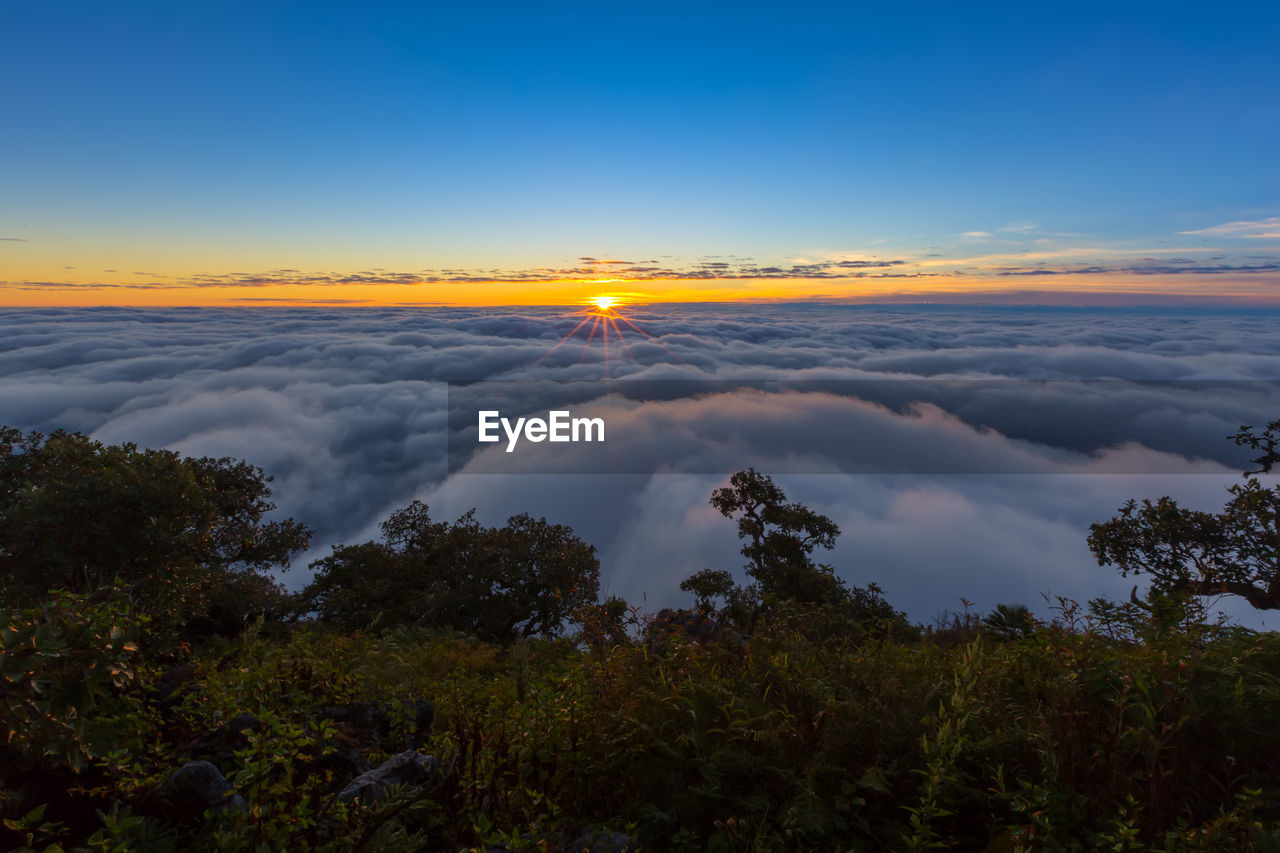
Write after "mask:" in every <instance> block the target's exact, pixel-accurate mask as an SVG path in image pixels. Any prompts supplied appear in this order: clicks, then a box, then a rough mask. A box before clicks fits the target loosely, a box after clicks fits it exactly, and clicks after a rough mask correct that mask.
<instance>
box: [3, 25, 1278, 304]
mask: <svg viewBox="0 0 1280 853" xmlns="http://www.w3.org/2000/svg"><path fill="white" fill-rule="evenodd" d="M3 15H4V19H5V20H4V26H3V27H0V64H2V65H3V68H4V71H5V77H6V79H7V80H9V81H10V82H11V84H12V85H11V86H10V87H8V91H7V92H6V101H7V104H6V114H7V115H8V116H9V119H10V121H11V125H10V132H8V133H6V134H4V135H3V138H0V164H3V165H0V192H2V193H3V197H4V198H5V199H6V201H5V203H4V204H3V205H0V237H7V238H9V239H8V240H6V241H4V242H3V243H0V280H3V281H7V282H9V283H13V282H16V281H37V280H61V279H59V276H61V277H62V279H65V280H66V281H68V282H76V283H79V284H82V285H83V284H88V283H101V282H116V283H120V282H121V281H123V280H124V279H122V278H121V277H125V276H132V275H133V274H135V273H143V272H146V273H150V274H151V275H152V276H162V277H181V276H186V275H192V274H197V273H208V274H225V273H230V272H232V271H250V272H259V271H265V270H274V269H281V268H284V269H299V270H318V269H323V270H361V269H370V268H384V269H394V270H421V269H435V270H439V269H453V268H465V269H467V270H484V269H491V268H493V269H513V268H520V269H532V268H537V267H544V266H545V267H553V268H560V267H563V265H564V264H565V263H566V262H568V261H571V260H573V259H576V258H578V257H583V256H593V257H605V256H616V257H627V258H630V259H637V258H639V259H641V260H650V259H655V258H673V259H690V258H705V257H709V256H720V255H736V256H739V257H750V258H753V259H757V260H759V261H760V262H762V263H777V262H782V261H794V260H797V259H798V260H800V261H805V260H813V259H814V258H817V257H835V256H844V255H848V256H855V255H856V256H863V255H874V256H877V257H881V256H883V257H890V256H892V257H899V256H904V257H912V258H919V257H923V256H927V255H929V254H930V253H931V252H933V253H935V254H939V255H942V256H944V257H948V258H950V257H956V258H966V257H970V256H973V255H984V254H990V253H992V252H1025V251H1032V250H1035V249H1036V247H1037V246H1038V247H1039V248H1040V249H1041V250H1054V251H1058V250H1063V249H1075V248H1080V247H1085V248H1089V249H1093V248H1103V249H1105V250H1107V251H1117V252H1125V251H1132V252H1133V253H1135V254H1134V257H1138V256H1140V255H1142V254H1143V252H1144V251H1145V250H1147V249H1159V248H1160V247H1162V246H1163V247H1173V248H1178V247H1188V248H1197V247H1198V248H1200V249H1202V250H1206V251H1207V250H1208V249H1212V250H1214V251H1218V252H1220V253H1222V254H1224V255H1225V256H1226V257H1228V258H1229V260H1230V261H1231V262H1232V263H1235V264H1242V263H1246V262H1247V259H1246V256H1247V255H1249V253H1252V254H1253V256H1255V257H1269V258H1271V259H1272V260H1275V259H1276V257H1277V255H1276V249H1277V247H1278V246H1280V240H1278V239H1272V238H1263V237H1257V236H1256V235H1255V236H1254V237H1252V238H1248V237H1245V238H1243V239H1242V238H1241V236H1240V234H1229V233H1210V234H1190V235H1188V234H1182V233H1180V232H1187V231H1203V230H1205V229H1212V228H1215V227H1221V226H1222V225H1224V224H1226V223H1233V222H1244V223H1262V225H1261V226H1260V227H1262V228H1263V229H1264V232H1263V233H1266V232H1265V229H1266V227H1267V223H1268V221H1269V220H1270V219H1271V218H1273V217H1276V216H1277V215H1280V169H1278V168H1277V165H1276V159H1277V158H1276V157H1275V155H1274V146H1275V140H1276V139H1277V138H1280V109H1278V108H1277V99H1276V95H1275V93H1276V92H1278V91H1280V60H1277V58H1276V57H1277V51H1276V50H1275V45H1276V44H1278V43H1280V8H1278V7H1276V6H1275V4H1273V3H1231V4H1225V5H1224V6H1220V7H1209V6H1205V5H1203V4H1167V3H1166V4H1160V5H1148V4H1136V3H1135V4H1119V6H1118V7H1117V6H1105V5H1083V4H1070V5H1065V4H1063V5H1057V6H1043V5H1041V6H1037V5H1035V4H994V5H984V6H972V5H960V4H950V3H937V4H893V5H892V6H890V5H889V4H875V5H874V6H873V5H870V4H830V5H814V4H786V5H777V6H774V7H771V8H768V7H766V8H759V7H747V6H743V5H741V4H706V3H704V4H697V5H696V6H694V7H692V8H691V7H687V6H685V5H683V4H680V5H676V4H671V5H662V4H645V5H644V6H633V7H616V8H615V7H610V6H609V5H608V4H558V5H547V6H545V7H543V6H539V7H536V8H535V7H532V6H530V5H528V4H485V5H483V6H479V5H473V6H460V5H459V6H446V5H445V4H410V3H400V4H395V3H376V4H360V5H356V4H331V3H329V4H326V3H306V4H303V3H290V4H284V3H217V4H214V3H192V4H130V3H114V4H98V3H37V2H27V0H17V2H9V3H7V4H6V5H5V7H4V12H3ZM1272 230H1275V229H1274V228H1273V229H1272ZM966 235H968V236H966ZM1037 241H1039V242H1037ZM975 247H978V248H980V249H981V251H976V252H975V251H974V249H975ZM824 253H825V254H824ZM1259 253H1261V254H1259ZM1080 257H1084V256H1083V255H1081V256H1080ZM1099 257H1102V256H1099ZM667 263H668V264H669V265H676V266H678V264H675V262H674V261H671V262H667ZM63 267H74V269H73V270H67V271H66V272H65V273H59V272H58V270H60V269H62V268H63ZM6 269H7V270H8V272H9V274H8V275H5V274H4V272H5V270H6ZM1269 275H1270V277H1269V279H1268V282H1267V286H1268V287H1271V288H1274V284H1275V275H1274V273H1270V274H1269ZM129 280H130V281H132V280H136V279H129ZM1255 289H1256V282H1255ZM179 301H181V300H180V299H179Z"/></svg>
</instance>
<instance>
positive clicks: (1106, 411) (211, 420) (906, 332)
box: [0, 305, 1280, 619]
mask: <svg viewBox="0 0 1280 853" xmlns="http://www.w3.org/2000/svg"><path fill="white" fill-rule="evenodd" d="M581 319H582V318H581V317H577V316H566V315H564V314H563V313H562V312H557V311H553V310H549V309H548V310H542V309H529V310H519V311H514V310H494V309H490V310H471V309H466V310H464V309H430V310H423V309H407V308H406V309H350V308H333V309H324V308H310V309H288V308H262V309H216V310H214V309H203V310H192V309H169V310H146V311H144V310H122V309H84V310H39V311H35V310H32V311H10V312H3V313H0V377H3V378H0V400H3V404H2V405H0V422H4V423H9V424H13V425H17V426H21V427H24V428H37V429H41V430H46V431H47V430H50V429H54V428H66V429H76V430H82V431H86V432H91V433H93V434H94V435H95V436H96V437H98V438H101V439H103V440H105V441H110V442H120V441H136V442H138V443H139V444H143V445H148V446H155V447H159V446H164V447H172V448H176V449H179V450H181V451H183V452H186V453H192V454H201V455H215V456H223V455H228V456H235V457H242V458H246V459H249V460H250V461H252V462H254V463H255V464H258V465H261V466H262V467H263V468H265V469H266V470H268V471H269V472H271V473H273V474H275V475H276V483H275V496H276V499H277V503H278V504H279V506H280V510H281V512H284V513H287V514H290V515H293V516H295V517H297V518H299V519H300V520H302V521H304V522H306V523H308V524H309V525H311V526H313V527H314V528H315V529H316V530H317V537H316V538H317V543H318V546H317V550H316V551H315V552H314V553H313V554H311V555H309V556H311V557H315V556H320V555H321V554H323V553H324V552H325V551H326V550H327V547H328V546H329V545H332V544H334V543H339V542H352V541H358V540H360V539H363V538H367V537H370V536H372V535H374V533H375V532H376V525H377V523H378V522H379V521H380V520H382V519H383V518H385V517H386V516H387V514H388V513H390V512H391V511H392V510H394V509H395V508H397V507H399V506H402V505H404V504H405V503H407V502H408V501H409V500H411V499H413V498H415V497H420V498H422V499H424V500H426V501H427V502H428V503H429V504H431V506H432V508H433V511H434V512H435V513H436V514H438V515H439V516H441V517H452V516H455V515H457V514H459V513H461V512H463V511H465V510H466V509H469V508H470V507H472V506H476V507H478V508H479V510H480V515H481V517H482V519H483V520H485V521H487V522H489V523H496V522H499V521H501V520H502V519H503V518H505V517H506V516H507V515H510V514H513V513H516V512H523V511H529V512H532V513H535V514H539V515H546V516H547V517H548V518H550V519H551V520H553V521H557V522H563V523H567V524H570V525H572V526H573V527H575V529H577V530H578V531H579V533H580V534H581V535H583V536H584V538H587V539H588V541H591V542H593V543H594V544H596V545H598V546H599V547H600V550H601V556H602V562H603V565H604V575H605V576H604V585H605V586H606V587H607V588H608V589H609V590H610V591H613V592H617V593H620V594H623V595H625V596H627V597H628V598H630V599H632V600H633V601H637V602H639V601H641V600H643V601H644V602H645V603H646V604H647V605H648V606H649V607H651V608H656V607H659V606H663V605H666V604H672V603H676V602H679V601H680V600H681V596H680V594H679V593H678V591H677V590H676V586H677V584H678V583H679V581H680V579H682V578H683V577H684V576H685V575H687V574H689V573H690V572H692V571H696V570H698V569H700V568H705V567H708V566H715V567H728V568H732V567H736V566H737V565H738V564H740V562H741V558H740V557H739V556H738V555H737V553H736V552H737V547H738V545H737V543H736V541H735V540H734V538H733V526H732V524H731V523H729V522H728V521H726V520H724V519H722V518H720V517H719V516H717V515H716V514H715V513H714V511H712V510H711V508H710V507H709V506H708V504H707V498H708V496H709V495H710V492H711V490H712V489H713V488H715V487H716V486H717V485H719V484H720V483H721V482H722V481H723V479H724V477H725V476H726V475H727V474H728V473H730V472H731V471H732V470H736V469H738V468H741V467H745V466H746V465H748V464H752V465H755V466H756V467H757V468H758V469H760V470H763V471H766V472H774V473H778V474H779V477H778V479H779V481H780V482H781V483H782V485H783V486H784V488H786V489H787V490H788V493H789V494H790V495H791V496H792V497H793V498H795V499H798V500H802V501H803V502H805V503H807V504H809V505H811V506H813V507H814V508H816V509H819V510H820V511H823V512H826V513H827V514H829V515H831V516H832V517H833V518H835V519H836V520H837V522H839V523H840V525H841V527H842V530H843V531H844V535H843V536H842V537H841V539H840V543H839V546H838V548H837V551H836V552H835V553H834V554H833V555H832V556H831V558H830V562H832V563H833V564H834V565H835V566H836V567H837V569H838V570H839V571H840V572H841V573H842V574H843V575H844V576H846V577H847V578H849V579H850V580H851V581H854V582H858V583H862V582H866V581H869V580H876V581H878V582H880V583H881V585H882V586H884V587H885V589H886V590H887V592H888V594H889V597H890V599H891V600H892V601H894V602H895V603H896V604H898V605H899V606H903V607H905V608H907V609H908V610H909V612H910V613H911V615H912V616H913V617H915V618H918V619H928V618H930V617H932V616H933V615H934V614H935V613H936V612H937V611H938V610H939V609H942V608H949V609H955V608H956V607H957V606H959V598H960V597H961V596H963V597H965V598H967V599H969V600H972V601H975V602H977V603H978V604H979V606H982V607H990V606H992V605H993V604H995V603H997V602H1000V601H1022V602H1025V603H1027V604H1029V605H1031V606H1032V607H1033V609H1034V608H1036V607H1039V609H1040V610H1042V611H1043V601H1042V600H1041V599H1040V597H1039V593H1040V592H1042V591H1050V592H1052V593H1061V594H1067V595H1072V596H1074V597H1078V598H1082V599H1083V598H1088V597H1091V596H1093V595H1098V594H1112V595H1115V594H1123V593H1125V592H1127V589H1128V585H1127V582H1125V581H1123V580H1122V579H1120V578H1118V577H1117V576H1115V573H1114V572H1113V571H1112V570H1111V569H1109V568H1106V567H1098V566H1097V565H1096V563H1095V562H1094V561H1093V560H1092V558H1091V557H1090V556H1089V554H1088V551H1087V549H1086V547H1085V544H1084V537H1085V534H1086V532H1087V528H1088V524H1089V523H1090V522H1092V521H1096V520H1100V519H1103V518H1106V517H1109V516H1110V515H1111V514H1112V513H1113V512H1114V510H1115V508H1116V507H1117V506H1118V505H1119V504H1120V503H1122V502H1123V500H1125V499H1126V498H1128V497H1132V496H1142V495H1158V494H1165V493H1170V494H1174V495H1175V496H1178V497H1179V498H1181V499H1182V500H1185V501H1188V502H1190V503H1192V504H1195V505H1197V506H1202V507H1203V508H1207V509H1212V508H1216V507H1218V506H1220V505H1221V503H1222V499H1223V491H1222V490H1223V487H1224V486H1225V485H1226V484H1227V483H1229V482H1230V481H1231V480H1232V479H1233V478H1234V477H1235V476H1236V475H1237V474H1238V469H1237V468H1236V467H1235V466H1234V457H1232V456H1231V455H1230V451H1231V450H1232V448H1231V447H1230V445H1229V443H1228V442H1226V441H1224V437H1225V436H1226V435H1228V434H1230V433H1232V432H1234V430H1235V428H1236V427H1237V426H1238V425H1239V424H1240V423H1242V422H1253V423H1258V422H1263V421H1265V420H1270V419H1274V418H1275V417H1277V416H1280V411H1278V410H1280V399H1277V396H1276V395H1275V394H1274V393H1273V392H1274V389H1275V387H1276V386H1275V385H1270V384H1267V383H1268V382H1269V381H1274V380H1277V379H1280V333H1277V332H1276V331H1275V329H1276V328H1277V324H1276V322H1275V320H1276V317H1275V316H1274V315H1270V314H1266V313H1260V312H1253V313H1229V312H1224V313H1216V314H1199V313H1192V312H1187V311H1165V312H1159V313H1152V312H1138V311H1067V310H1029V309H990V308H987V309H980V308H943V307H932V308H918V309H904V308H868V307H861V308H854V307H848V306H834V305H830V306H824V305H798V306H770V307H768V308H763V307H743V306H716V307H709V306H702V307H698V306H693V307H680V308H650V309H645V310H644V311H638V310H637V311H636V312H635V314H634V315H633V316H632V319H633V321H634V323H635V325H636V326H638V327H639V328H640V329H643V330H644V332H645V333H646V334H643V335H642V334H640V333H639V332H632V331H630V330H627V332H626V334H625V336H624V337H622V338H621V339H619V338H618V337H617V336H616V335H614V336H612V337H611V339H610V341H609V343H610V346H609V349H608V357H607V360H606V355H605V348H604V346H603V343H604V341H603V339H602V336H600V335H597V336H596V337H594V338H592V339H591V340H589V341H588V339H587V335H586V330H585V329H580V330H579V332H578V333H577V335H576V336H572V337H569V338H567V339H566V337H565V336H566V335H568V334H569V333H570V332H571V331H572V330H573V329H574V328H575V326H577V325H578V324H579V323H580V322H581ZM624 329H625V327H624ZM886 377H889V378H894V379H898V380H902V379H919V378H930V379H932V380H934V382H931V383H928V387H930V388H935V389H937V388H945V387H946V386H945V384H942V383H938V380H940V379H945V378H955V377H963V378H966V379H984V380H991V379H1000V380H1004V379H1020V380H1032V381H1030V382H1010V383H1005V385H1003V386H1002V385H999V384H998V383H996V384H994V385H993V387H994V389H995V390H993V391H991V392H990V393H984V394H982V395H972V394H970V395H967V396H963V395H962V396H954V395H948V394H947V393H944V392H942V391H938V392H936V393H934V395H933V397H932V398H931V399H929V400H928V402H927V404H925V405H923V406H915V407H913V408H911V407H894V406H893V405H891V404H890V402H891V401H876V402H868V401H867V400H859V399H850V398H849V397H846V396H841V395H840V394H834V395H833V394H830V393H812V392H810V391H807V390H805V389H803V388H800V389H797V387H796V386H795V383H803V382H813V381H824V382H828V381H837V380H838V381H849V380H868V379H883V378H886ZM457 379H515V380H532V379H549V380H565V379H576V380H589V381H593V382H596V383H598V387H599V388H600V396H602V397H603V396H604V395H605V394H606V393H607V391H608V390H609V389H610V388H611V387H612V383H620V382H623V381H625V380H627V379H630V380H632V381H634V380H636V379H651V380H671V379H679V380H683V381H687V382H693V383H711V384H709V385H707V387H708V388H709V389H711V390H712V392H713V393H705V394H696V395H684V396H680V397H678V398H677V399H672V400H666V401H663V402H661V403H646V404H642V405H641V404H636V403H634V402H630V403H624V402H620V401H617V400H612V401H611V400H609V399H602V400H595V401H594V402H591V401H588V402H587V404H588V405H594V406H598V407H610V406H612V407H613V409H612V410H611V411H612V413H611V415H610V424H611V429H613V430H614V433H613V434H615V435H617V436H619V439H618V441H619V442H620V443H621V447H622V448H625V451H626V453H628V454H630V455H631V456H632V457H634V458H635V459H639V460H643V465H642V466H640V467H637V468H635V469H633V470H637V471H643V472H644V473H641V474H637V475H613V476H604V475H600V474H597V473H593V470H598V469H593V468H592V467H591V466H590V465H589V464H588V463H587V462H581V463H580V464H578V467H577V468H575V467H574V465H573V464H569V465H561V466H560V467H556V468H553V469H548V468H547V467H546V466H545V465H543V464H542V463H540V462H539V461H538V460H537V459H536V458H535V457H534V456H533V455H513V457H514V458H513V457H505V458H504V456H503V455H502V454H495V453H481V454H477V455H476V456H474V457H473V458H471V459H470V461H467V462H465V464H464V465H463V467H461V469H460V470H459V471H458V472H457V473H454V474H449V472H448V470H447V468H446V460H445V449H446V428H447V422H446V396H447V391H446V386H445V384H444V383H445V382H446V381H448V380H457ZM1099 379H1104V380H1110V381H1109V382H1105V383H1097V384H1095V385H1094V386H1092V387H1093V389H1094V390H1093V392H1092V393H1091V394H1090V395H1089V396H1088V397H1087V398H1085V397H1082V396H1080V395H1079V394H1078V393H1076V392H1073V391H1071V390H1070V389H1072V388H1075V387H1076V385H1073V384H1072V383H1069V382H1066V380H1099ZM747 380H750V381H753V382H760V381H764V380H776V381H780V382H785V383H790V384H789V385H787V386H786V387H783V388H781V389H780V390H777V392H776V393H763V392H761V391H759V390H758V389H736V388H735V383H738V382H742V381H747ZM1044 380H1049V381H1047V382H1046V381H1044ZM1152 380H1158V381H1152ZM1215 448H1216V450H1215ZM911 452H918V453H919V454H922V455H925V456H926V457H929V458H932V459H934V460H937V462H938V465H935V466H934V467H933V468H932V469H931V470H934V471H947V470H957V469H951V468H946V467H945V465H943V464H942V463H946V462H948V461H953V462H954V461H955V460H962V461H964V462H965V463H966V465H968V466H969V467H967V468H963V469H959V470H968V471H979V472H982V473H980V474H968V475H963V476H959V475H941V474H932V475H928V476H925V475H912V476H906V475H902V474H895V473H892V472H893V471H900V470H901V469H900V468H899V469H887V470H888V471H889V472H890V473H882V474H874V475H870V474H869V475H862V476H857V477H850V476H845V475H843V474H837V473H830V472H836V471H842V470H848V469H847V468H846V467H842V464H843V461H847V459H848V458H851V457H849V455H848V454H850V453H852V454H854V456H853V457H852V458H856V459H859V460H863V461H866V462H868V463H874V462H875V461H876V460H877V459H884V458H887V457H891V456H893V455H894V454H897V455H900V456H901V455H906V454H910V453H911ZM1193 457H1195V458H1193ZM548 470H554V471H556V472H558V473H556V474H548V473H547V471H548ZM872 470H874V469H872ZM881 470H885V469H881ZM1046 471H1052V472H1055V473H1053V474H1045V472H1046ZM1117 471H1121V472H1123V473H1116V472H1117ZM655 472H657V473H655ZM494 474H499V475H502V476H493V475H494ZM305 574H306V573H305V569H301V570H295V571H293V572H291V573H290V576H289V577H288V579H289V580H290V582H291V583H292V584H294V585H297V584H300V583H301V582H302V581H303V580H304V579H305Z"/></svg>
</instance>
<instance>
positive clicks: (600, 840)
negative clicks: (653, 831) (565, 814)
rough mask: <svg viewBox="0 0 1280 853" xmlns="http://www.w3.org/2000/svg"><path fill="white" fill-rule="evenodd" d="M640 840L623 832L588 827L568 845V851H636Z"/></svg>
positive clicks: (574, 852) (612, 852) (605, 852)
mask: <svg viewBox="0 0 1280 853" xmlns="http://www.w3.org/2000/svg"><path fill="white" fill-rule="evenodd" d="M639 850H640V842H639V841H636V840H635V839H634V838H632V837H631V836H630V835H627V834H626V833H625V832H609V831H608V830H604V829H588V830H586V831H585V832H583V833H582V834H581V835H579V836H578V837H577V838H575V839H574V840H573V843H571V844H570V845H569V853H636V851H639Z"/></svg>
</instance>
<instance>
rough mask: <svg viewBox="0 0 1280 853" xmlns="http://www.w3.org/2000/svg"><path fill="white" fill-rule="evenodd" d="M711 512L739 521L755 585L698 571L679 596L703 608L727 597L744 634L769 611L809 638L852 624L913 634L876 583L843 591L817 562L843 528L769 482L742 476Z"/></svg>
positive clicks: (716, 498)
mask: <svg viewBox="0 0 1280 853" xmlns="http://www.w3.org/2000/svg"><path fill="white" fill-rule="evenodd" d="M711 505H712V506H714V507H715V508H716V509H718V510H719V511H720V513H721V514H722V515H724V516H725V517H726V518H734V517H736V518H737V520H738V538H739V539H741V540H742V541H743V546H742V555H743V556H744V557H746V558H747V563H746V571H747V575H748V576H749V577H751V579H752V580H753V581H754V583H752V584H750V585H748V586H747V587H738V586H734V585H733V582H732V577H731V576H730V575H729V573H728V572H717V571H712V570H710V569H707V570H704V571H701V572H698V573H697V574H695V575H693V576H691V577H689V578H687V579H686V580H685V581H684V583H682V584H681V589H684V590H686V591H689V592H692V593H694V595H695V596H696V597H697V599H698V605H699V607H700V608H701V609H704V610H706V609H709V605H710V604H711V602H712V601H713V600H714V599H715V598H722V599H723V600H724V602H725V603H724V609H723V611H722V612H723V614H724V615H725V616H727V617H728V618H729V619H730V621H732V622H734V623H736V624H738V625H739V626H741V627H744V628H750V627H751V626H752V624H753V623H754V621H755V619H756V617H757V616H758V615H759V614H760V613H761V612H763V611H765V610H771V611H772V612H774V613H775V614H777V615H778V616H784V615H785V616H787V617H788V618H793V619H794V621H796V622H797V623H800V624H804V625H805V626H807V627H806V629H805V630H807V631H810V632H811V633H812V632H817V633H822V632H824V631H838V630H844V629H845V628H847V627H848V626H849V624H850V623H851V622H856V623H858V624H859V625H860V626H861V627H862V628H863V629H867V628H870V629H871V630H873V631H875V632H878V633H887V632H898V633H902V632H907V631H909V630H910V628H909V625H908V623H907V619H906V615H905V614H903V613H902V611H900V610H895V609H894V608H893V607H892V606H891V605H890V604H889V602H887V601H886V600H885V598H884V595H883V593H882V592H881V590H880V588H879V587H878V586H876V584H874V583H870V584H867V585H866V586H865V587H863V586H853V587H849V586H846V585H845V582H844V581H843V580H842V579H841V578H839V577H837V576H836V574H835V570H834V569H832V567H831V566H828V565H825V564H822V563H814V561H813V557H812V555H813V552H814V550H815V549H817V548H824V549H830V548H831V547H833V546H834V545H835V540H836V537H837V536H839V535H840V528H839V527H838V526H837V525H836V523H835V522H834V521H832V520H831V519H830V518H828V517H827V516H825V515H820V514H819V513H816V512H814V511H813V510H811V509H809V508H808V507H805V506H803V505H801V504H798V503H787V496H786V495H785V494H783V492H782V489H780V488H779V487H778V486H777V485H776V484H775V483H774V482H773V480H772V479H770V478H769V477H768V476H766V475H764V474H761V473H759V472H758V471H756V470H755V469H754V468H748V469H747V470H745V471H739V472H737V473H736V474H734V475H733V476H732V477H730V478H729V485H728V486H727V487H724V488H720V489H716V490H715V491H714V492H713V493H712V495H711ZM819 616H821V618H818V617H819Z"/></svg>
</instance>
